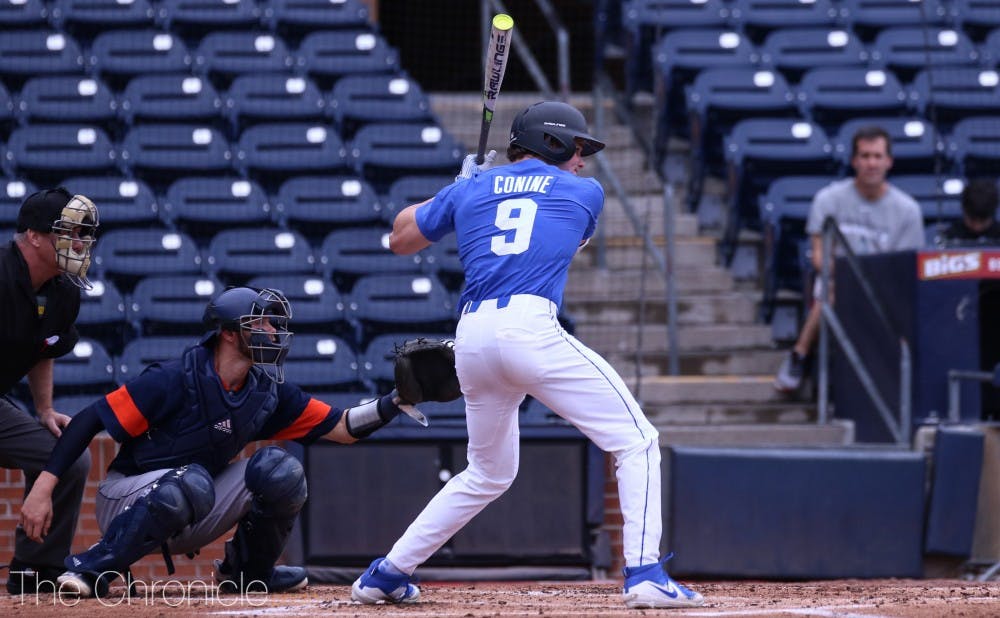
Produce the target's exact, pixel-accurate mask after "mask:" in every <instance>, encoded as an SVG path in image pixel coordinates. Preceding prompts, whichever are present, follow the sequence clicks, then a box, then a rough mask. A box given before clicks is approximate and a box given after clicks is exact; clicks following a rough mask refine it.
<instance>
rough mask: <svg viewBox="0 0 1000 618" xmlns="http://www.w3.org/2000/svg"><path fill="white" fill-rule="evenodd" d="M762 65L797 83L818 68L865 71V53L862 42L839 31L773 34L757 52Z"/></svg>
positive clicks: (793, 29)
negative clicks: (859, 69) (858, 68)
mask: <svg viewBox="0 0 1000 618" xmlns="http://www.w3.org/2000/svg"><path fill="white" fill-rule="evenodd" d="M760 58H761V63H762V64H764V65H765V66H769V67H773V68H774V69H776V70H778V71H781V73H782V75H784V76H785V77H786V78H787V79H790V80H793V81H795V82H798V81H799V80H800V79H801V78H802V74H803V73H805V72H806V71H808V70H810V69H814V68H818V67H866V66H867V65H868V51H867V50H866V49H865V46H864V44H863V43H862V42H861V39H859V38H858V37H857V35H855V34H854V33H853V32H851V31H850V30H846V29H842V28H797V27H788V28H782V29H780V30H775V31H773V32H771V33H770V34H768V35H767V38H766V39H765V40H764V44H763V46H762V47H761V50H760Z"/></svg>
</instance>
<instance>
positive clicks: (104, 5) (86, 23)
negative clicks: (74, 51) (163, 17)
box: [51, 0, 156, 40]
mask: <svg viewBox="0 0 1000 618" xmlns="http://www.w3.org/2000/svg"><path fill="white" fill-rule="evenodd" d="M155 16H156V14H155V11H154V10H153V6H152V4H151V3H150V2H149V0H56V1H55V2H53V3H52V17H51V21H52V25H54V26H55V27H57V28H59V29H60V30H63V31H66V32H70V33H72V34H73V36H75V37H77V38H81V39H83V40H90V39H92V38H93V37H94V35H96V34H98V33H100V32H107V31H108V30H116V29H123V28H134V29H139V28H151V27H152V26H153V25H154V23H153V22H154V18H155Z"/></svg>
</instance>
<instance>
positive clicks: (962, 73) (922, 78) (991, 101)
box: [910, 68, 1000, 130]
mask: <svg viewBox="0 0 1000 618" xmlns="http://www.w3.org/2000/svg"><path fill="white" fill-rule="evenodd" d="M910 96H911V98H912V99H913V100H914V104H915V106H916V109H917V111H918V112H920V114H921V115H923V116H924V117H926V118H929V117H930V116H931V114H932V113H933V115H934V120H935V122H937V124H938V126H939V128H941V129H942V130H948V129H949V128H950V127H951V126H952V125H953V124H954V123H955V122H957V121H958V120H961V119H962V118H967V117H970V116H984V115H988V114H993V113H996V110H997V109H1000V74H998V73H997V71H996V70H994V69H973V68H949V69H930V70H927V71H921V72H919V73H917V76H916V78H915V79H914V80H913V85H912V89H911V94H910Z"/></svg>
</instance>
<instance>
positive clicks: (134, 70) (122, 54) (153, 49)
mask: <svg viewBox="0 0 1000 618" xmlns="http://www.w3.org/2000/svg"><path fill="white" fill-rule="evenodd" d="M90 63H91V64H92V65H93V66H94V70H95V71H96V72H97V73H98V74H99V75H100V76H101V77H102V78H104V79H105V80H106V81H108V82H109V83H110V84H111V85H112V87H114V88H116V89H120V88H123V87H124V85H125V83H126V82H128V80H129V79H131V78H132V77H135V76H137V75H148V74H150V73H160V74H162V73H184V72H187V71H189V70H190V68H191V54H190V53H189V52H188V49H187V46H186V45H185V44H184V41H182V40H181V39H180V38H178V37H177V36H175V35H173V34H170V33H169V32H160V31H158V30H112V31H110V32H102V33H101V34H99V35H97V37H96V38H95V39H94V44H93V46H92V47H91V49H90Z"/></svg>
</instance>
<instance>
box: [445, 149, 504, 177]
mask: <svg viewBox="0 0 1000 618" xmlns="http://www.w3.org/2000/svg"><path fill="white" fill-rule="evenodd" d="M496 158H497V151H496V150H491V151H489V152H487V153H486V155H485V156H484V157H483V162H482V164H480V165H476V155H475V154H470V155H468V156H467V157H465V160H464V161H462V171H461V172H460V173H459V174H458V176H455V182H458V181H459V180H465V179H466V178H475V177H476V176H478V175H480V174H482V173H483V172H485V171H486V170H488V169H490V168H491V167H493V161H494V160H496Z"/></svg>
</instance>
